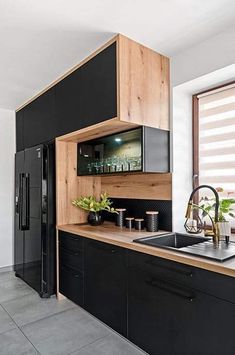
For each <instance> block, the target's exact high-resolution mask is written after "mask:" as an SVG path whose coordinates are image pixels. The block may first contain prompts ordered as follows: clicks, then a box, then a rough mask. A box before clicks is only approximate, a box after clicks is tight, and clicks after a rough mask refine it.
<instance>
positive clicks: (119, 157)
mask: <svg viewBox="0 0 235 355" xmlns="http://www.w3.org/2000/svg"><path fill="white" fill-rule="evenodd" d="M135 171H142V129H141V128H137V129H133V130H130V131H127V132H122V133H116V134H113V135H110V136H108V137H107V136H106V137H101V138H98V139H94V140H91V141H88V142H84V143H80V144H78V175H97V174H98V175H99V174H111V173H122V172H135Z"/></svg>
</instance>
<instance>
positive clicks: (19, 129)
mask: <svg viewBox="0 0 235 355" xmlns="http://www.w3.org/2000/svg"><path fill="white" fill-rule="evenodd" d="M24 148H25V146H24V110H20V111H18V112H16V151H17V152H19V151H20V150H23V149H24Z"/></svg>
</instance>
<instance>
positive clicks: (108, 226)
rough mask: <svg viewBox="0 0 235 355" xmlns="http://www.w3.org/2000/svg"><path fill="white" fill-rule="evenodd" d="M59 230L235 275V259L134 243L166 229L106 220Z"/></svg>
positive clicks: (159, 233) (58, 227)
mask: <svg viewBox="0 0 235 355" xmlns="http://www.w3.org/2000/svg"><path fill="white" fill-rule="evenodd" d="M57 230H61V231H64V232H68V233H72V234H75V235H80V236H82V237H86V238H90V239H94V240H97V241H101V242H104V243H108V244H113V245H117V246H120V247H123V248H126V249H130V250H134V251H137V252H142V253H145V254H149V255H153V256H157V257H160V258H163V259H168V260H172V261H176V262H179V263H182V264H186V265H191V266H194V267H198V268H201V269H205V270H209V271H212V272H217V273H220V274H224V275H227V276H232V277H235V260H234V259H231V260H228V261H225V262H224V263H219V262H215V261H211V260H209V259H204V258H200V257H196V256H192V255H186V254H181V253H179V252H175V251H170V250H166V249H161V248H157V247H151V246H148V245H144V244H138V243H133V240H134V239H137V238H142V237H147V236H153V235H159V236H160V235H161V234H164V233H166V231H159V232H157V233H150V232H146V231H135V230H132V231H129V230H127V229H126V228H119V227H116V226H115V225H114V224H112V223H109V222H105V223H104V224H103V225H101V226H96V227H93V226H90V225H87V224H83V225H78V224H72V225H58V226H57Z"/></svg>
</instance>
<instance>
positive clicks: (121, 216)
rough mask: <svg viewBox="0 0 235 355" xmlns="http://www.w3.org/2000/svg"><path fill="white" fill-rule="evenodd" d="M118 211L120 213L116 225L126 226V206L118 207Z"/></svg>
mask: <svg viewBox="0 0 235 355" xmlns="http://www.w3.org/2000/svg"><path fill="white" fill-rule="evenodd" d="M116 211H117V212H118V214H117V215H116V226H118V227H121V228H122V227H124V224H125V220H124V217H125V213H126V208H116Z"/></svg>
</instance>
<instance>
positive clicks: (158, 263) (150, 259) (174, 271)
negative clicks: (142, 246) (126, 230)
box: [129, 252, 235, 304]
mask: <svg viewBox="0 0 235 355" xmlns="http://www.w3.org/2000/svg"><path fill="white" fill-rule="evenodd" d="M129 267H130V268H133V269H140V270H143V271H147V272H151V273H154V275H156V276H157V277H160V278H164V279H166V280H169V281H175V282H177V283H178V284H181V285H183V286H187V287H189V288H192V289H195V290H199V291H202V292H205V293H208V294H210V295H212V296H216V297H218V298H221V299H224V300H226V301H229V302H232V303H234V304H235V282H234V278H233V277H229V276H225V275H221V274H217V273H215V272H210V271H207V270H203V269H199V268H196V267H193V266H190V265H184V264H181V263H177V262H174V261H170V260H166V259H163V258H158V257H155V256H152V255H147V254H144V253H138V252H131V253H129Z"/></svg>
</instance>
